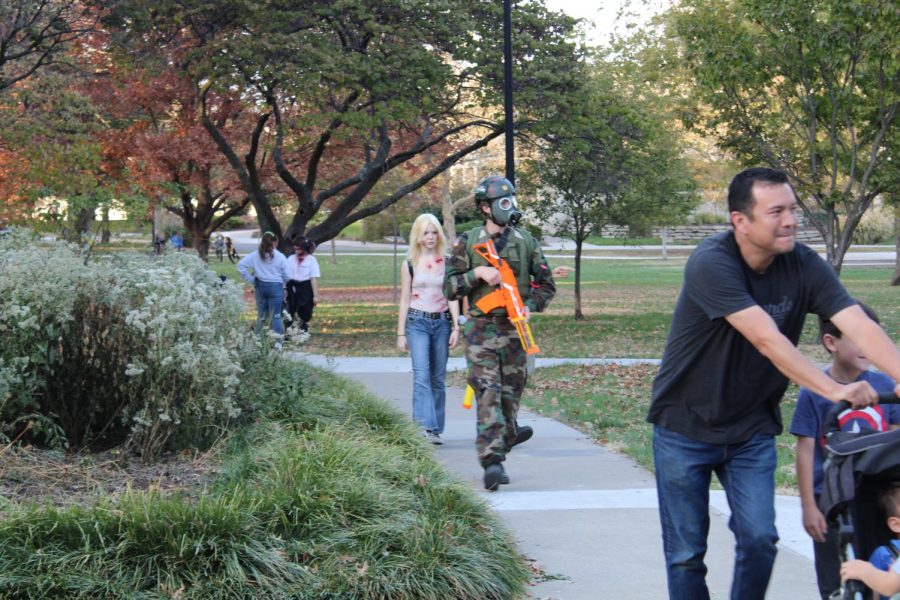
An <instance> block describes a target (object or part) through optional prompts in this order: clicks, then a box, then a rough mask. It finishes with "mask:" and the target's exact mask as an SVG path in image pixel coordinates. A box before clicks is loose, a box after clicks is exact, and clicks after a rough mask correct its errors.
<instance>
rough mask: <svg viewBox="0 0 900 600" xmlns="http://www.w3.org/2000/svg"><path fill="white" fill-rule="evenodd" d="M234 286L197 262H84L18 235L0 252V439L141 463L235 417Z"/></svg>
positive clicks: (58, 246)
mask: <svg viewBox="0 0 900 600" xmlns="http://www.w3.org/2000/svg"><path fill="white" fill-rule="evenodd" d="M241 309H242V303H241V296H240V291H239V289H238V287H237V285H236V284H234V283H231V282H223V281H221V280H220V279H219V278H218V277H217V276H216V275H215V274H214V273H213V272H212V271H210V270H209V269H208V268H207V267H206V266H205V265H204V264H203V263H202V262H200V261H199V260H198V259H196V258H195V257H191V256H187V255H184V254H179V253H172V254H170V255H167V256H164V257H146V256H141V255H137V254H120V255H113V256H107V257H100V258H91V259H90V260H88V259H87V257H86V256H85V255H83V254H82V251H81V250H80V249H78V248H76V247H74V246H71V245H68V244H64V243H49V244H43V243H41V244H38V243H37V241H36V240H35V239H34V237H33V236H31V235H29V234H28V233H23V232H18V233H16V234H15V235H11V236H6V237H5V238H4V239H3V240H2V241H0V337H2V339H3V344H2V346H0V428H2V432H3V434H5V435H6V436H7V437H8V438H15V437H19V436H23V435H25V436H28V437H29V438H30V439H33V440H36V441H37V442H39V443H44V444H49V445H52V444H57V445H63V446H67V447H70V448H80V447H84V446H93V447H112V446H117V445H121V444H126V445H127V446H128V447H129V448H130V449H132V450H134V451H135V452H137V453H139V454H140V455H142V456H143V457H144V458H145V459H147V460H149V459H151V458H153V457H154V456H156V455H157V454H158V453H159V452H160V451H161V450H163V449H164V448H166V445H167V443H168V442H169V441H170V440H171V439H172V436H173V435H175V436H178V435H179V433H182V432H183V433H185V436H186V437H187V436H196V435H197V434H198V432H202V431H203V430H205V429H208V428H210V427H215V426H217V425H219V424H222V423H224V422H227V421H228V420H229V419H232V418H234V417H235V416H237V414H238V413H239V412H240V410H239V407H238V406H237V405H236V404H235V402H234V389H235V386H236V384H237V382H238V377H239V375H240V373H241V347H242V345H244V344H246V341H245V340H246V337H245V336H244V334H243V332H242V328H241V326H240V324H239V319H238V317H239V314H240V312H241Z"/></svg>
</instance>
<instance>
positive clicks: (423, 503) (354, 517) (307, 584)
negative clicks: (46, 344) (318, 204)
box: [0, 354, 529, 600]
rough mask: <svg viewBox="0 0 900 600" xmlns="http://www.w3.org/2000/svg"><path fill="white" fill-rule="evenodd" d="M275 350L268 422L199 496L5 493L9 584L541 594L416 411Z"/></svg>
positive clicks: (2, 585)
mask: <svg viewBox="0 0 900 600" xmlns="http://www.w3.org/2000/svg"><path fill="white" fill-rule="evenodd" d="M259 356H260V359H259V360H254V361H248V363H247V373H246V376H245V378H244V381H242V383H241V386H240V389H239V391H238V394H239V395H240V396H241V397H242V398H246V399H247V401H248V402H249V404H250V405H252V407H253V413H254V416H255V420H254V424H253V425H249V426H247V427H244V428H242V429H241V430H240V431H239V432H236V433H235V436H234V437H233V438H232V440H231V444H230V448H229V451H228V452H227V453H226V454H225V461H224V463H223V464H222V467H221V475H220V476H219V477H218V478H217V480H216V481H215V482H214V484H213V486H212V487H211V488H210V489H208V490H207V491H205V492H204V493H202V494H201V495H200V496H199V497H198V498H196V499H189V498H187V497H179V496H174V497H161V496H160V495H158V494H154V493H131V494H127V495H125V496H124V497H122V498H119V499H118V500H115V501H113V500H107V501H104V502H101V503H99V504H97V505H96V506H93V507H74V508H67V509H52V508H41V507H39V506H6V507H3V506H2V505H0V516H2V518H0V597H4V598H5V597H15V598H67V599H88V598H160V599H161V598H180V599H182V600H189V599H192V600H193V599H196V600H208V599H223V600H225V599H228V600H245V599H260V600H263V599H266V600H268V599H272V598H279V599H296V600H320V599H341V600H445V599H448V598H453V599H454V600H514V599H518V598H523V597H524V596H525V585H526V582H527V581H528V576H529V573H528V570H527V568H526V567H525V565H524V563H523V561H522V558H521V557H520V556H519V555H518V554H517V552H516V549H515V546H514V544H513V543H512V541H511V540H510V538H509V535H508V533H507V531H506V530H505V529H504V528H503V527H502V526H501V525H500V524H499V523H498V521H497V518H496V516H495V515H493V514H492V513H491V511H490V510H489V509H488V507H487V506H486V505H485V503H484V502H483V501H482V500H480V499H479V498H478V497H477V496H476V495H475V494H473V493H472V491H471V489H470V488H469V486H467V485H465V484H463V483H462V482H460V481H458V480H457V479H455V478H454V477H453V476H452V475H450V474H448V472H447V471H446V470H445V469H444V468H443V467H442V466H441V465H440V464H439V463H438V462H437V461H436V460H435V458H434V457H433V452H432V450H431V449H430V446H428V445H427V444H426V443H425V441H424V440H422V439H421V438H420V436H418V434H417V431H416V429H415V427H414V426H413V424H412V422H411V421H410V420H409V419H408V418H407V417H405V416H404V415H401V414H400V413H399V412H397V411H395V410H393V409H392V408H390V407H388V406H387V405H386V404H385V403H384V402H382V401H379V400H378V399H377V398H374V397H373V396H371V395H369V394H367V393H366V392H365V391H364V390H362V389H361V387H360V386H359V385H357V384H354V383H350V382H348V381H347V380H344V379H342V378H340V377H337V376H335V375H333V374H329V373H325V372H322V371H319V370H317V369H313V368H311V367H309V366H308V365H304V364H296V363H291V362H289V361H285V360H280V359H277V358H273V357H271V356H268V355H265V354H262V355H259ZM288 381H295V382H298V381H299V382H302V383H301V385H296V386H293V387H281V385H282V384H283V383H285V382H288Z"/></svg>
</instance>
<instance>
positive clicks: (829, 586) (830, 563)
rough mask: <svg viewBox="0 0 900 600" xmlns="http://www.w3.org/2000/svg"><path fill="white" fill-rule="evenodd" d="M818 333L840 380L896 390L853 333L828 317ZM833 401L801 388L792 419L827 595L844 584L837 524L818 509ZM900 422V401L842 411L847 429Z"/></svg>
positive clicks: (807, 524) (803, 497)
mask: <svg viewBox="0 0 900 600" xmlns="http://www.w3.org/2000/svg"><path fill="white" fill-rule="evenodd" d="M859 306H860V307H861V308H862V309H863V311H864V312H865V313H866V315H867V316H868V317H869V318H870V319H872V320H873V321H875V322H876V323H879V322H880V321H879V320H878V316H877V315H876V314H875V312H874V311H873V310H872V309H871V308H869V307H868V306H866V305H865V304H863V303H862V302H859ZM819 333H820V338H821V341H822V345H823V346H825V349H826V350H828V352H829V353H830V354H831V364H830V365H829V366H828V367H827V368H826V369H825V372H826V373H827V374H828V375H829V376H830V377H831V378H832V379H834V380H835V381H837V382H838V383H845V384H846V383H853V382H856V381H867V382H869V384H870V385H871V386H872V387H873V388H875V391H877V392H888V393H890V392H893V390H894V382H893V381H892V380H891V378H890V377H888V376H887V375H884V374H883V373H878V372H874V371H870V370H869V367H870V366H871V364H870V363H869V361H868V359H866V357H865V356H863V355H862V353H861V352H860V350H859V348H857V346H856V344H854V343H853V342H852V341H851V340H850V338H848V337H844V336H843V335H842V334H841V331H840V330H839V329H838V328H837V327H836V326H835V325H834V323H832V322H831V321H827V320H820V322H819ZM833 407H834V402H832V401H830V400H828V399H827V398H823V397H822V396H819V395H818V394H815V393H814V392H812V391H810V390H808V389H806V388H800V394H799V395H798V397H797V408H796V409H795V410H794V418H793V420H792V421H791V429H790V431H791V433H792V434H794V435H796V436H797V486H798V487H799V489H800V503H801V506H802V509H803V527H804V529H806V532H807V533H808V534H809V535H810V537H811V538H812V539H813V552H814V553H815V565H816V580H817V583H818V586H819V593H820V594H821V596H822V598H823V600H824V599H827V598H828V597H829V596H830V595H831V593H832V592H833V591H834V590H836V589H838V588H840V586H841V578H840V567H841V558H840V549H839V546H838V535H837V529H836V528H835V527H834V526H833V525H829V524H827V523H826V521H825V516H824V515H823V514H822V512H821V511H820V510H819V504H818V499H819V495H820V494H821V492H822V477H823V475H822V465H823V463H824V461H825V453H824V449H825V439H824V436H823V431H822V428H823V425H824V421H825V416H826V415H827V414H828V411H829V410H831V409H832V408H833ZM897 424H900V406H897V405H885V406H878V405H874V406H869V407H866V408H864V409H861V410H860V409H858V410H847V411H844V412H843V413H841V415H840V425H841V429H843V430H845V431H860V430H865V429H871V430H873V431H887V430H888V428H889V426H891V425H897Z"/></svg>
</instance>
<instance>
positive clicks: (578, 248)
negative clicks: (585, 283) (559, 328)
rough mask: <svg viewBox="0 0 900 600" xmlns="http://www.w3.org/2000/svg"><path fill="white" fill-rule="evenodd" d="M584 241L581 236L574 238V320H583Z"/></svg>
mask: <svg viewBox="0 0 900 600" xmlns="http://www.w3.org/2000/svg"><path fill="white" fill-rule="evenodd" d="M583 243H584V239H583V238H581V236H578V237H576V238H575V320H576V321H582V320H584V313H583V312H581V244H583Z"/></svg>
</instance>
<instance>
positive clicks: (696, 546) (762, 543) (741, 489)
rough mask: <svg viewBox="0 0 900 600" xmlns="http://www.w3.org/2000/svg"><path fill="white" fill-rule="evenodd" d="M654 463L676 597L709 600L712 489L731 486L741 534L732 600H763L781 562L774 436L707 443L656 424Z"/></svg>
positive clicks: (733, 521)
mask: <svg viewBox="0 0 900 600" xmlns="http://www.w3.org/2000/svg"><path fill="white" fill-rule="evenodd" d="M653 461H654V463H655V465H656V490H657V494H658V495H659V518H660V522H661V524H662V535H663V550H664V551H665V555H666V573H667V575H668V582H669V598H671V599H673V600H674V599H684V600H705V599H708V598H709V590H708V589H707V587H706V565H705V564H704V563H703V558H704V557H705V556H706V538H707V535H708V534H709V484H710V480H711V477H712V474H713V473H715V474H716V476H717V477H718V478H719V481H720V482H721V484H722V487H723V488H725V495H726V497H727V498H728V505H729V506H730V507H731V518H730V519H729V521H728V527H729V528H730V529H731V531H732V532H733V533H734V537H735V541H736V544H735V562H734V577H733V580H732V582H731V598H732V600H753V599H755V598H759V599H762V598H764V597H765V595H766V587H767V586H768V585H769V577H770V576H771V574H772V565H773V564H774V563H775V553H776V548H775V543H776V542H777V541H778V532H777V531H776V530H775V466H776V464H777V459H776V455H775V438H774V437H773V436H771V435H766V434H758V435H756V436H754V437H753V438H751V439H750V440H748V441H746V442H743V443H741V444H708V443H705V442H698V441H696V440H692V439H690V438H687V437H685V436H683V435H681V434H678V433H675V432H674V431H671V430H669V429H665V428H663V427H659V426H654V427H653Z"/></svg>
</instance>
